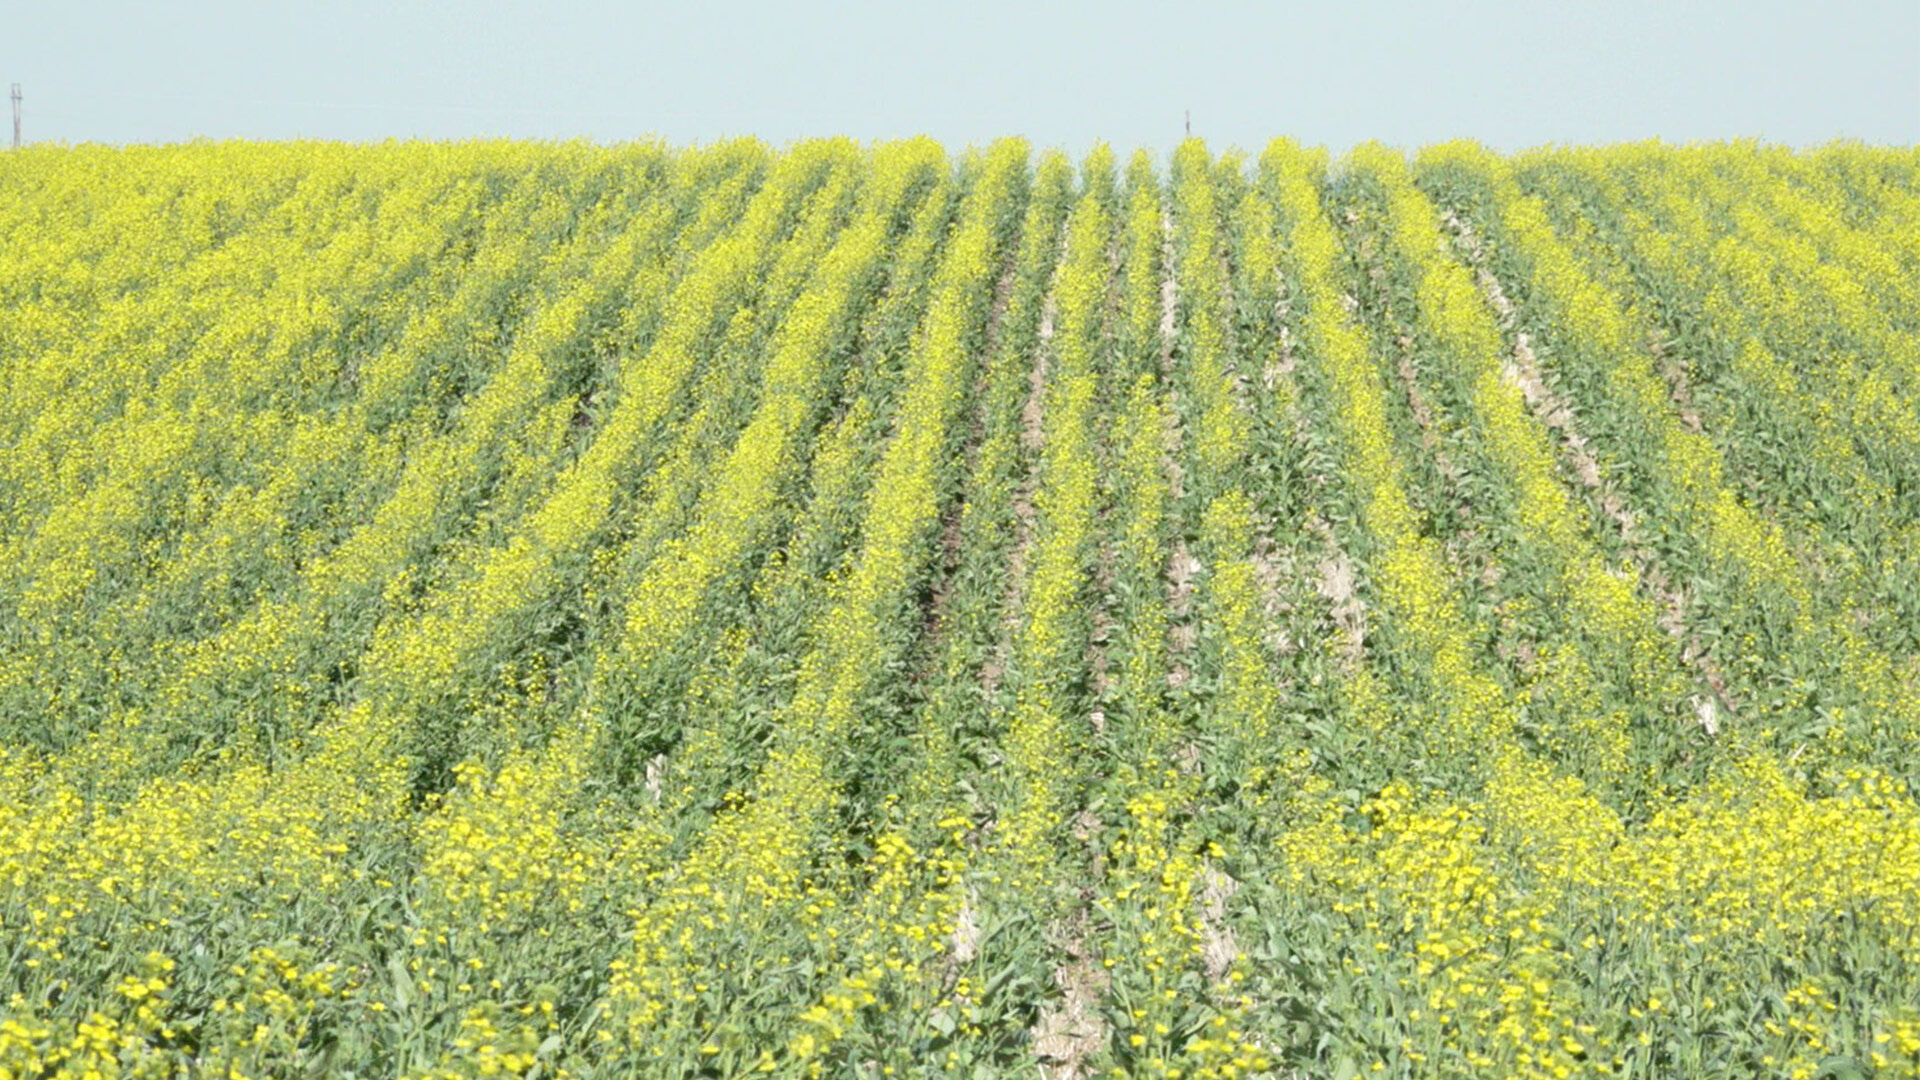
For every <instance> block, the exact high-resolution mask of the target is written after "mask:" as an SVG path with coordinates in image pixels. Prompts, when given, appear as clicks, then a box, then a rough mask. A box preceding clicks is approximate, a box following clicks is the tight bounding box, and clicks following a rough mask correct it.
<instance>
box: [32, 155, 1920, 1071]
mask: <svg viewBox="0 0 1920 1080" xmlns="http://www.w3.org/2000/svg"><path fill="white" fill-rule="evenodd" d="M0 250H4V252H5V255H4V257H0V386H3V395H0V1080H12V1078H29V1077H31V1078H54V1077H63V1078H64V1077H74V1078H78V1077H160V1076H209V1077H212V1076H219V1077H255V1078H264V1077H332V1076H339V1077H368V1078H371V1077H409V1078H430V1077H431V1078H437V1077H466V1076H512V1077H522V1078H527V1080H532V1078H536V1077H538V1078H558V1077H629V1076H647V1077H685V1078H693V1077H716V1078H717V1077H741V1076H769V1077H803V1076H832V1077H860V1078H872V1077H882V1076H899V1077H910V1076H956V1077H966V1078H987V1077H996V1076H1009V1077H1016V1076H1027V1077H1045V1078H1047V1080H1066V1078H1073V1080H1084V1078H1092V1077H1096V1076H1160V1077H1181V1078H1188V1080H1203V1078H1216V1077H1258V1076H1266V1077H1274V1078H1280V1080H1291V1078H1308V1077H1312V1078H1323V1077H1324V1078H1332V1080H1353V1078H1372V1077H1393V1078H1415V1077H1418V1078H1427V1077H1433V1078H1465V1077H1487V1078H1496V1077H1498V1078H1505V1077H1528V1078H1571V1077H1619V1078H1669V1077H1689V1078H1702V1080H1712V1078H1733V1077H1804V1078H1808V1080H1816V1078H1819V1080H1864V1078H1867V1077H1876V1076H1877V1077H1897V1076H1920V803H1917V802H1916V798H1915V787H1916V785H1920V149H1916V148H1899V147H1865V146H1858V145H1835V146H1831V147H1826V148H1821V149H1814V150H1805V151H1787V150H1782V149H1777V148H1771V147H1766V146H1761V145H1755V144H1720V145H1699V146H1688V147H1675V146H1670V145H1661V144H1635V145H1620V146H1612V147H1605V148H1594V149H1579V148H1561V149H1553V150H1548V151H1539V152H1529V153H1523V154H1517V155H1501V154H1496V153H1493V152H1491V151H1488V150H1486V149H1484V148H1482V147H1480V146H1478V145H1475V144H1471V143H1451V144H1446V145H1441V146H1434V147H1429V148H1426V149H1424V150H1421V151H1418V152H1417V153H1413V154H1411V155H1408V154H1402V153H1400V152H1397V151H1393V150H1389V149H1387V148H1385V147H1382V146H1379V145H1367V146H1362V147H1360V148H1358V149H1356V150H1354V151H1353V152H1352V153H1350V154H1348V155H1347V156H1345V157H1343V158H1341V159H1338V160H1329V159H1328V157H1327V155H1326V154H1325V153H1323V152H1320V151H1316V150H1310V149H1306V148H1302V147H1300V146H1298V145H1296V144H1295V143H1293V142H1291V141H1289V140H1284V139H1282V140H1277V141H1275V142H1274V143H1273V144H1272V145H1270V146H1268V147H1267V148H1266V149H1265V150H1264V152H1262V153H1260V154H1259V155H1258V156H1257V157H1249V156H1246V155H1242V154H1240V153H1237V152H1229V153H1225V154H1220V155H1215V154H1213V153H1211V152H1210V151H1209V150H1208V149H1207V147H1206V146H1205V145H1204V144H1202V143H1200V142H1199V141H1197V140H1189V141H1188V142H1186V143H1185V144H1183V145H1181V146H1180V147H1179V148H1178V150H1177V151H1176V152H1175V153H1173V154H1172V155H1171V157H1170V159H1167V160H1165V161H1161V162H1156V161H1154V160H1153V159H1151V158H1149V157H1148V156H1146V155H1144V154H1137V155H1135V156H1133V157H1132V158H1131V159H1130V160H1126V161H1120V160H1117V159H1116V157H1115V155H1114V154H1113V153H1111V152H1110V151H1108V150H1107V149H1105V148H1096V149H1095V150H1094V151H1093V152H1092V153H1090V154H1089V155H1088V156H1087V157H1086V158H1085V159H1084V160H1082V161H1079V162H1074V161H1071V160H1069V159H1067V158H1066V157H1064V156H1062V155H1060V154H1058V153H1054V152H1036V151H1034V150H1033V149H1032V148H1030V147H1029V146H1027V145H1026V144H1024V143H1022V142H1020V141H1017V140H1005V141H1001V142H997V143H994V144H992V145H990V146H988V147H985V148H982V149H976V150H971V151H968V152H965V153H962V154H957V155H956V154H950V153H949V152H948V151H946V150H945V149H943V148H942V147H940V146H939V145H937V144H935V143H932V142H930V141H927V140H924V139H922V140H909V141H903V142H896V143H881V144H876V145H872V146H862V145H859V144H856V143H854V142H851V141H848V140H844V139H828V140H816V141H809V142H802V143H798V144H795V145H793V146H791V147H788V148H785V149H781V150H775V149H773V148H770V147H768V146H766V145H764V144H762V143H759V142H757V141H752V140H739V141H731V142H722V143H718V144H714V145H711V146H703V147H697V148H674V147H669V146H664V145H660V144H654V143H638V144H631V145H622V146H593V145H587V144H553V143H548V144H539V143H510V142H465V143H388V144H380V145H363V146H353V145H340V144H326V143H239V142H234V143H206V142H203V143H196V144H190V145H181V146H167V147H128V148H120V149H111V148H103V147H74V148H67V147H35V148H29V149H26V150H22V151H19V152H15V153H9V154H7V155H5V156H4V157H0Z"/></svg>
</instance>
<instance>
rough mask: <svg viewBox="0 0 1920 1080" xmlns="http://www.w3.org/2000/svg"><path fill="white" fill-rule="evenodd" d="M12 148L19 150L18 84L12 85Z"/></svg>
mask: <svg viewBox="0 0 1920 1080" xmlns="http://www.w3.org/2000/svg"><path fill="white" fill-rule="evenodd" d="M13 148H14V149H15V150H18V149H20V84H19V83H14V84H13Z"/></svg>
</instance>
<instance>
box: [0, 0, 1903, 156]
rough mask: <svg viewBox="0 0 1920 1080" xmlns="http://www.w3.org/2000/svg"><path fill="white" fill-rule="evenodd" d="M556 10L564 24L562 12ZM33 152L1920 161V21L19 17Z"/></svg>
mask: <svg viewBox="0 0 1920 1080" xmlns="http://www.w3.org/2000/svg"><path fill="white" fill-rule="evenodd" d="M543 9H545V10H543ZM0 82H19V83H21V84H23V86H24V90H25V93H26V134H27V137H28V138H29V139H64V140H67V141H70V142H79V141H87V140H94V141H106V142H157V141H172V140H178V139H185V138H190V137H193V136H196V135H207V136H214V137H225V136H246V137H252V138H272V139H278V138H288V137H293V136H319V137H327V138H341V139H373V138H381V137H385V136H390V135H393V136H407V135H419V136H428V137H435V138H447V137H458V136H469V135H522V136H540V137H561V136H572V135H584V136H589V137H592V138H595V139H599V140H602V141H609V140H615V139H623V138H629V137H632V136H634V135H639V134H645V133H655V134H659V135H662V136H665V137H666V138H667V139H669V140H671V141H673V142H676V143H686V142H693V141H701V142H705V141H710V140H712V139H715V138H718V137H720V136H724V135H732V134H756V135H760V136H762V137H763V138H766V139H769V140H771V141H773V142H776V143H778V142H785V141H787V140H789V139H792V138H795V137H798V136H803V135H817V134H848V135H854V136H857V137H860V138H863V139H865V138H879V137H887V136H896V135H906V134H914V133H919V132H924V133H926V134H930V135H933V136H934V137H936V138H939V139H941V140H942V141H944V142H947V143H948V144H949V145H951V146H954V147H958V146H961V145H964V144H966V143H970V142H976V143H977V142H984V141H985V140H987V139H989V138H991V137H992V136H995V135H999V134H1008V133H1019V134H1024V135H1026V136H1028V137H1030V138H1032V139H1033V140H1034V141H1035V142H1037V143H1040V144H1042V145H1057V146H1064V147H1067V148H1069V149H1072V150H1075V151H1079V150H1082V149H1084V148H1085V147H1086V146H1087V145H1089V144H1090V143H1091V141H1092V140H1093V139H1095V138H1105V139H1107V140H1109V141H1111V142H1112V143H1114V144H1115V146H1116V148H1118V149H1121V150H1125V149H1126V148H1129V147H1132V146H1148V147H1151V148H1155V149H1166V148H1168V147H1170V146H1172V144H1173V143H1174V142H1176V141H1177V140H1178V138H1179V136H1180V134H1181V123H1182V114H1183V111H1184V110H1186V109H1191V110H1192V112H1193V130H1194V133H1195V134H1198V135H1204V136H1206V137H1207V138H1208V139H1209V140H1210V142H1211V143H1212V144H1213V145H1214V146H1215V147H1216V148H1224V147H1226V146H1228V145H1238V146H1242V147H1245V148H1248V149H1258V148H1259V147H1260V146H1262V145H1264V143H1265V142H1266V140H1267V138H1268V137H1269V136H1272V135H1275V134H1290V135H1293V136H1295V137H1296V138H1299V139H1301V140H1302V141H1305V142H1308V143H1323V144H1326V145H1328V146H1330V147H1332V148H1334V149H1335V150H1342V149H1345V148H1346V147H1348V146H1350V145H1352V144H1353V143H1355V142H1358V141H1360V140H1363V139H1367V138H1378V139H1382V140H1384V141H1386V142H1389V143H1393V144H1397V145H1401V146H1412V145H1418V144H1422V143H1428V142H1433V141H1436V140H1440V139H1445V138H1449V137H1453V136H1456V135H1471V136H1475V137H1477V138H1480V139H1482V140H1484V141H1486V142H1488V143H1490V144H1492V145H1494V146H1497V147H1501V148H1507V149H1512V148H1517V147H1521V146H1529V145H1535V144H1539V143H1545V142H1586V143H1590V142H1605V141H1613V140H1619V139H1635V138H1644V137H1649V136H1660V137H1663V138H1667V139H1672V140H1691V139H1703V138H1728V137H1734V136H1758V137H1761V138H1764V139H1767V140H1770V141H1775V142H1785V143H1790V144H1795V145H1805V144H1809V143H1817V142H1824V141H1826V140H1828V139H1832V138H1836V137H1843V136H1844V137H1854V138H1860V139H1865V140H1868V141H1872V142H1895V143H1913V142H1920V0H1881V2H1867V0H1840V2H1827V3H1778V2H1771V0H1735V2H1714V3H1704V2H1696V3H1688V2H1683V0H1668V2H1654V0H1632V2H1607V3H1583V4H1570V3H1546V2H1541V3H1519V2H1512V0H1475V2H1461V3H1407V2H1393V3H1388V2H1381V0H1376V2H1354V3H1318V4H1254V3H1227V2H1221V0H1211V2H1206V0H1203V2H1193V3H1186V4H1173V3H1127V2H1122V0H1114V2H1108V3H1099V4H1088V3H1057V4H1047V3H1013V2H1001V0H994V2H984V3H983V2H974V3H966V4H951V5H939V6H935V5H917V4H910V3H877V2H861V3H854V2H840V3H810V4H798V3H794V4H772V3H731V4H706V5H687V6H682V5H658V4H638V3H633V4H616V3H577V4H557V5H551V6H549V5H535V4H530V3H509V2H504V0H492V2H489V0H470V2H461V3H454V2H426V0H387V2H364V0H337V2H333V3H276V2H274V0H252V2H235V3H224V2H223V3H210V2H203V3H193V2H181V3H155V2H151V0H146V2H120V3H100V2H87V0H46V2H29V0H0Z"/></svg>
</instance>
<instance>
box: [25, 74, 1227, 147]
mask: <svg viewBox="0 0 1920 1080" xmlns="http://www.w3.org/2000/svg"><path fill="white" fill-rule="evenodd" d="M13 99H14V100H15V101H18V100H20V88H19V87H17V86H16V87H14V88H13ZM13 111H14V114H15V115H19V112H20V106H18V105H15V106H14V107H13ZM13 126H14V129H15V133H14V137H13V143H14V145H15V146H18V145H20V135H19V130H18V129H19V127H20V122H19V121H18V120H16V121H14V124H13ZM1187 138H1189V139H1191V138H1193V110H1192V109H1188V110H1187Z"/></svg>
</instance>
